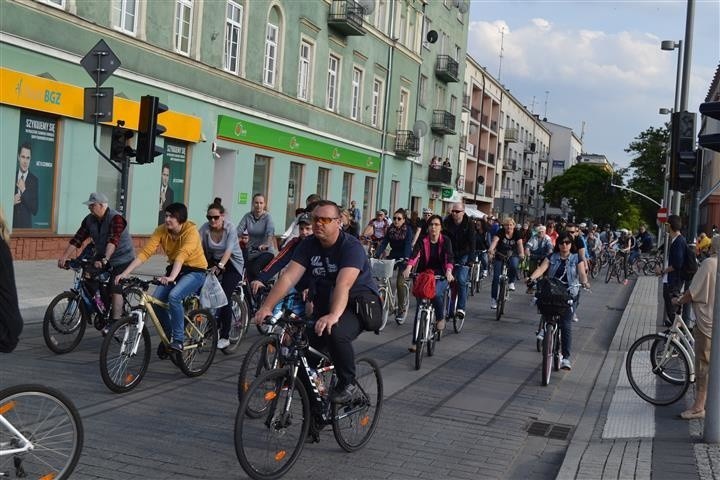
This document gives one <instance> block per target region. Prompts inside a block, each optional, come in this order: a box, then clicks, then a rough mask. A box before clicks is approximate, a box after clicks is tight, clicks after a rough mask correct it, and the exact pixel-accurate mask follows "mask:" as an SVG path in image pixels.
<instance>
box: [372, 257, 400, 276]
mask: <svg viewBox="0 0 720 480" xmlns="http://www.w3.org/2000/svg"><path fill="white" fill-rule="evenodd" d="M394 267H395V260H378V259H376V258H371V259H370V269H371V270H372V275H373V277H375V278H390V277H392V274H393V269H394Z"/></svg>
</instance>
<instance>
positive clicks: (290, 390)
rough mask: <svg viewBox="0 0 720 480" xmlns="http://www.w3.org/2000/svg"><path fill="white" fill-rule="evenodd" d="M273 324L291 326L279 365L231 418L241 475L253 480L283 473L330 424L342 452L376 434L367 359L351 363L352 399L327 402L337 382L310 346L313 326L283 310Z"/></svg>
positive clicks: (377, 407) (374, 368)
mask: <svg viewBox="0 0 720 480" xmlns="http://www.w3.org/2000/svg"><path fill="white" fill-rule="evenodd" d="M274 318H275V317H269V318H268V319H266V321H267V322H273V321H275V320H273V319H274ZM276 321H277V323H278V324H280V323H284V324H285V325H286V327H292V329H290V328H286V332H292V333H291V334H290V335H289V336H288V337H287V338H288V340H289V341H288V345H283V348H282V349H281V350H280V359H281V362H282V364H283V365H284V366H283V367H282V368H277V369H273V370H270V371H267V372H264V373H263V374H262V375H260V376H259V377H258V378H257V379H255V381H254V382H253V383H252V385H251V386H250V388H249V389H248V391H247V392H245V395H244V397H243V400H242V402H241V403H240V406H239V407H238V410H237V414H236V416H235V432H234V436H235V452H236V454H237V457H238V460H239V461H240V465H241V466H242V468H243V470H245V472H246V473H247V474H248V475H249V476H250V477H252V478H254V479H275V478H279V477H281V476H282V475H284V474H285V473H287V472H288V471H289V470H290V469H291V468H292V466H293V465H294V464H295V462H296V461H297V459H298V458H299V456H300V453H301V452H302V449H303V447H304V445H305V442H306V440H310V441H315V442H317V441H319V435H320V431H321V430H322V429H323V428H324V427H326V426H327V425H332V429H333V434H334V436H335V440H336V441H337V442H338V444H339V445H340V447H341V448H342V449H343V450H345V451H347V452H353V451H355V450H358V449H360V448H362V447H363V446H365V444H367V442H368V441H369V440H370V438H372V435H373V433H374V432H375V428H376V427H377V424H378V420H379V418H380V412H381V410H382V404H383V381H382V375H381V374H380V368H379V367H378V365H377V363H375V361H374V360H371V359H369V358H360V359H357V360H356V363H355V385H356V386H357V387H358V394H357V395H356V396H355V398H353V399H352V400H351V401H350V402H348V403H344V404H336V403H332V402H330V398H329V395H330V392H331V391H332V389H333V387H334V386H335V383H336V382H337V377H336V375H335V368H334V366H333V364H332V362H331V360H330V358H329V357H328V356H327V355H325V354H324V353H322V352H320V351H318V350H316V349H314V348H313V347H312V346H310V344H309V341H308V337H307V335H306V333H305V331H306V329H307V328H312V323H313V322H308V321H306V320H303V319H300V318H298V317H297V316H296V315H295V314H293V313H292V312H290V311H287V310H286V311H285V312H284V314H283V315H282V316H281V317H280V318H278V319H277V320H276Z"/></svg>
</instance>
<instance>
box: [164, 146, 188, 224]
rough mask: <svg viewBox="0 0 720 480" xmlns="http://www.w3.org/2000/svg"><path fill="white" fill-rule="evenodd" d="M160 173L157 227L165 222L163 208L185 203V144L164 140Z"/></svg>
mask: <svg viewBox="0 0 720 480" xmlns="http://www.w3.org/2000/svg"><path fill="white" fill-rule="evenodd" d="M162 159H163V164H162V169H161V171H160V196H159V200H160V201H159V203H158V205H159V208H158V225H159V224H161V223H163V222H164V221H165V207H167V206H168V205H170V204H171V203H174V202H180V203H185V174H186V172H187V168H186V166H187V143H185V142H176V141H172V140H168V139H166V140H165V154H164V155H163V157H162Z"/></svg>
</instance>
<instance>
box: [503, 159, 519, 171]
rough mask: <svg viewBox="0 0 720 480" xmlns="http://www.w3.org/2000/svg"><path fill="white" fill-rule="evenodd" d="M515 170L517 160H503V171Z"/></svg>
mask: <svg viewBox="0 0 720 480" xmlns="http://www.w3.org/2000/svg"><path fill="white" fill-rule="evenodd" d="M515 170H517V162H516V161H512V162H505V163H504V164H503V172H514V171H515Z"/></svg>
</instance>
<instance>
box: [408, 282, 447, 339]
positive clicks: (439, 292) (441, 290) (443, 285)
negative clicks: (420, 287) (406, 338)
mask: <svg viewBox="0 0 720 480" xmlns="http://www.w3.org/2000/svg"><path fill="white" fill-rule="evenodd" d="M447 288H448V282H447V280H445V279H444V278H441V279H438V280H435V298H433V300H432V304H433V309H434V310H435V320H436V321H440V320H441V319H443V318H444V317H445V315H444V314H443V307H444V305H443V301H444V300H445V299H444V298H443V297H444V296H445V289H447ZM419 307H420V300H417V305H416V307H415V323H414V326H413V344H414V343H415V341H416V340H417V334H418V331H417V330H418V312H419V311H420V309H419Z"/></svg>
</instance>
